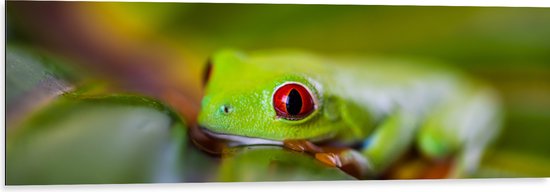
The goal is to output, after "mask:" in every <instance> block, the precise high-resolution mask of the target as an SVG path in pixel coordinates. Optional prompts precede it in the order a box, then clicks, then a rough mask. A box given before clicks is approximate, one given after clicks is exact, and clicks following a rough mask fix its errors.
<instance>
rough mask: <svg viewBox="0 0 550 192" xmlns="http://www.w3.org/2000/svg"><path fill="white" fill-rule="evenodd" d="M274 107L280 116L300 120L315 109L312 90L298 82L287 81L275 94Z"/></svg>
mask: <svg viewBox="0 0 550 192" xmlns="http://www.w3.org/2000/svg"><path fill="white" fill-rule="evenodd" d="M273 107H274V108H275V112H276V113H277V116H278V117H281V118H284V119H287V120H300V119H303V118H305V117H307V116H308V115H309V114H311V113H312V112H313V111H314V110H315V102H314V99H313V96H312V94H311V92H310V91H309V90H308V89H307V88H306V87H305V86H304V85H301V84H298V83H286V84H283V85H282V86H280V87H278V88H277V89H276V90H275V93H274V94H273Z"/></svg>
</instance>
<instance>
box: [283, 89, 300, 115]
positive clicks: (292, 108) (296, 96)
mask: <svg viewBox="0 0 550 192" xmlns="http://www.w3.org/2000/svg"><path fill="white" fill-rule="evenodd" d="M301 110H302V96H301V95H300V93H299V92H298V91H296V89H292V90H290V93H289V94H288V97H287V98H286V111H287V112H288V113H289V114H290V115H298V114H299V113H300V111H301Z"/></svg>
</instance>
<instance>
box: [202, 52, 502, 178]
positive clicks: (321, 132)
mask: <svg viewBox="0 0 550 192" xmlns="http://www.w3.org/2000/svg"><path fill="white" fill-rule="evenodd" d="M411 60H412V59H409V60H399V59H377V58H360V59H353V58H350V57H342V58H330V59H329V58H323V57H320V56H317V55H313V54H310V53H304V52H301V51H296V50H275V51H263V52H254V53H249V54H244V53H242V52H238V51H232V50H224V51H221V52H218V53H217V54H215V55H214V56H213V58H212V64H213V68H212V73H211V76H210V79H209V81H208V83H207V87H206V94H205V97H204V99H203V101H202V109H201V112H200V114H199V124H200V125H201V126H202V127H204V128H205V129H207V130H209V131H211V132H214V133H218V134H226V135H240V136H246V137H252V138H263V139H268V140H275V141H282V140H285V139H307V140H310V141H319V140H323V139H328V138H332V139H337V140H339V141H341V142H342V143H349V144H352V143H357V142H363V143H364V145H363V146H364V147H363V148H362V149H361V151H360V152H361V154H362V156H363V157H364V158H365V159H366V162H368V166H367V167H368V169H369V170H368V171H366V172H368V173H369V176H376V175H377V174H379V173H380V172H382V171H383V170H385V168H387V167H388V166H389V165H390V164H391V163H392V162H394V161H395V160H396V159H397V158H398V157H399V156H400V155H401V154H403V153H404V152H405V151H406V149H409V148H411V147H412V146H415V145H416V146H418V147H419V149H420V151H421V152H422V153H423V154H424V155H425V156H428V157H430V158H434V159H438V158H444V157H446V156H448V155H449V154H457V155H456V157H457V158H460V159H458V160H457V161H456V162H457V163H456V166H454V167H455V170H454V171H453V173H451V175H449V176H450V177H461V176H464V174H465V173H467V172H469V171H472V170H474V169H475V166H476V165H477V163H478V161H479V158H480V155H481V154H482V153H481V152H482V151H483V149H484V148H485V146H486V145H487V144H488V143H489V142H490V141H491V139H492V138H493V137H494V136H495V135H496V134H497V132H498V128H499V126H498V119H499V111H500V110H499V109H498V102H497V99H496V96H495V94H494V93H493V92H492V91H491V90H490V89H488V88H486V87H485V86H483V85H482V84H481V83H480V82H478V81H475V80H473V79H472V78H469V77H466V76H465V75H464V74H461V73H460V72H458V71H456V70H453V69H449V68H447V67H445V66H443V65H440V64H437V63H432V62H429V61H418V62H416V63H414V62H410V61H411ZM430 63H432V64H430ZM289 81H293V82H298V83H301V84H303V85H305V86H307V87H308V88H309V89H310V90H311V91H312V92H313V95H315V97H316V98H315V99H316V103H317V104H316V110H315V111H314V112H313V113H312V114H311V115H309V116H308V117H307V118H305V119H302V120H298V121H290V120H285V119H282V118H278V117H277V116H276V113H275V110H274V108H273V106H272V94H273V92H274V91H275V90H276V88H277V87H278V86H280V85H281V84H283V83H285V82H289ZM224 106H225V107H226V108H227V107H228V108H229V110H227V109H224Z"/></svg>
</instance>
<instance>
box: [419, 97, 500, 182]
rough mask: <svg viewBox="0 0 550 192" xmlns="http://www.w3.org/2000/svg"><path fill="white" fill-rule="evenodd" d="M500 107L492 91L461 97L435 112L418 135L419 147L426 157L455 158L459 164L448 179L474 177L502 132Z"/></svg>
mask: <svg viewBox="0 0 550 192" xmlns="http://www.w3.org/2000/svg"><path fill="white" fill-rule="evenodd" d="M496 109H498V106H497V102H496V98H494V94H493V93H492V92H491V91H489V90H482V91H476V92H470V94H469V95H460V96H457V97H455V98H453V101H452V102H444V104H443V105H441V106H439V107H438V108H437V109H436V110H434V111H433V113H431V114H430V115H428V118H427V119H426V121H425V122H424V123H423V125H422V126H421V128H420V130H419V133H418V135H417V141H418V142H417V147H418V149H419V150H420V152H421V153H422V155H423V156H425V157H428V158H429V159H431V160H434V161H441V160H443V159H446V158H448V157H450V156H452V155H454V156H455V158H454V159H455V160H454V162H453V164H452V165H451V166H452V168H451V170H450V173H449V174H448V176H447V177H449V178H460V177H465V176H467V175H470V174H472V172H473V171H474V170H475V169H476V168H477V166H478V164H479V161H480V160H481V157H482V154H483V151H484V150H485V148H486V146H487V145H488V144H489V141H491V140H492V138H494V137H495V135H496V134H497V130H498V129H497V128H498V126H499V125H498V121H497V119H498V116H499V114H498V110H496Z"/></svg>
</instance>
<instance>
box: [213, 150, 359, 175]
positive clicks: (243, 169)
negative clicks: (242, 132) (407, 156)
mask: <svg viewBox="0 0 550 192" xmlns="http://www.w3.org/2000/svg"><path fill="white" fill-rule="evenodd" d="M233 150H235V151H234V152H232V153H233V154H231V155H230V156H229V157H227V158H224V159H223V161H222V167H221V171H220V181H244V182H250V181H308V180H317V181H319V180H355V178H353V177H352V176H349V175H347V174H346V173H344V172H342V171H341V170H340V169H338V168H335V167H329V166H327V165H324V164H322V163H321V162H319V161H317V160H316V159H315V158H313V157H311V156H307V155H305V154H300V153H297V152H291V151H288V150H284V149H282V148H280V147H268V146H264V147H257V146H256V147H253V146H251V147H243V148H236V149H233Z"/></svg>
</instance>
